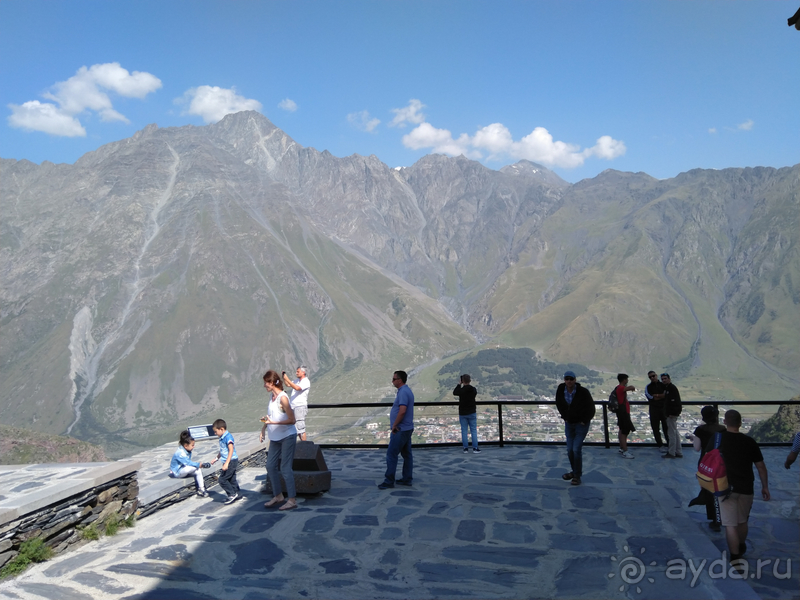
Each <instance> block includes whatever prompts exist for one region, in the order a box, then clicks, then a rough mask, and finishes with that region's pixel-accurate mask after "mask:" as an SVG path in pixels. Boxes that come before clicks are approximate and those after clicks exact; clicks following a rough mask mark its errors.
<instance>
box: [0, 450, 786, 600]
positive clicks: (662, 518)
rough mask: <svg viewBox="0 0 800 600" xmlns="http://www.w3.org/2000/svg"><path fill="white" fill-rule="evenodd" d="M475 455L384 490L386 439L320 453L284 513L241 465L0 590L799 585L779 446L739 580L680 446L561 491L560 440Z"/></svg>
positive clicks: (113, 594)
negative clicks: (314, 487) (309, 480)
mask: <svg viewBox="0 0 800 600" xmlns="http://www.w3.org/2000/svg"><path fill="white" fill-rule="evenodd" d="M482 450H483V451H482V452H481V453H480V454H478V455H476V454H472V453H470V454H462V451H461V449H460V448H452V447H447V448H429V449H428V448H426V449H417V450H416V451H415V452H414V460H415V467H414V482H413V485H412V486H411V487H402V486H398V487H397V488H394V489H391V490H379V489H378V488H377V484H378V483H379V482H380V481H381V480H382V475H383V470H384V464H385V462H384V452H383V451H381V450H371V449H370V450H334V449H326V450H324V455H325V460H326V462H327V463H328V466H329V468H330V469H331V471H332V472H333V486H332V488H331V490H330V492H327V493H324V494H320V495H316V496H311V497H306V498H300V499H299V504H300V506H299V508H297V509H296V510H292V511H286V512H278V511H277V510H275V509H265V508H264V506H263V502H264V501H265V500H266V499H267V497H266V496H264V495H263V494H261V493H259V489H260V486H261V483H262V482H263V481H264V478H265V473H264V471H263V470H261V469H244V470H243V471H242V472H240V474H239V478H240V483H241V486H242V489H243V491H244V496H245V497H244V499H242V500H240V501H238V502H236V503H234V504H232V505H228V506H225V505H223V504H222V499H223V495H222V492H221V491H220V490H219V488H218V487H214V488H212V489H211V490H210V491H211V497H210V498H208V499H199V498H191V499H189V500H186V501H185V502H182V503H180V504H177V505H174V506H171V507H169V508H167V509H165V510H162V511H159V512H157V513H154V514H153V515H151V516H149V517H147V518H146V519H142V520H141V521H139V522H138V523H137V525H136V527H135V528H133V529H129V530H123V531H122V532H121V533H119V534H118V535H116V536H114V537H106V538H101V539H100V540H98V541H95V542H89V543H87V544H86V545H85V546H83V547H82V548H80V549H78V550H75V551H72V552H69V553H65V554H64V555H61V556H58V557H56V558H54V559H52V560H50V561H48V562H45V563H41V564H37V565H34V566H32V567H31V568H30V569H29V570H28V571H26V572H25V573H23V574H22V575H20V576H18V577H17V578H15V579H12V580H5V581H2V582H0V597H4V598H20V599H25V600H41V599H42V598H48V599H50V600H62V599H66V600H71V599H77V598H87V597H90V598H98V599H103V598H126V599H156V598H158V599H162V598H164V599H178V598H188V599H195V598H197V599H201V598H241V599H255V598H391V599H395V598H397V599H401V598H402V599H406V598H421V599H422V598H443V599H444V598H512V599H515V598H645V599H660V598H688V599H692V598H697V599H712V598H719V599H722V598H737V599H738V598H741V599H751V598H787V599H788V598H796V597H798V589H799V588H800V585H799V582H798V577H799V576H800V565H798V560H797V559H798V540H799V539H800V534H799V533H798V521H800V512H799V509H798V495H800V481H799V480H798V471H797V470H793V471H786V470H784V469H783V467H782V464H783V459H784V457H785V455H786V452H787V450H786V449H783V448H767V449H765V450H764V454H765V458H766V462H767V466H768V469H769V472H770V487H771V491H772V495H773V500H772V501H771V502H764V501H761V500H759V499H756V501H755V504H754V507H753V513H752V516H751V534H750V538H749V540H748V553H747V556H746V558H747V559H748V560H749V563H748V565H749V567H748V568H749V573H748V578H747V579H746V580H740V579H734V578H732V576H731V572H730V570H729V569H728V568H727V565H725V566H726V568H724V569H723V568H722V563H721V561H720V559H721V558H722V551H723V549H724V548H725V543H724V536H723V534H722V533H715V532H712V531H710V530H709V528H708V527H707V525H706V521H705V513H704V509H703V508H702V507H694V508H692V509H687V508H686V506H687V504H688V501H689V499H690V498H691V497H693V496H694V495H695V494H696V491H697V486H696V484H695V483H694V471H695V469H696V464H697V461H696V455H693V454H692V453H691V451H689V452H687V453H686V458H684V459H683V460H662V459H661V458H660V454H658V452H657V451H656V449H655V448H641V449H638V450H634V452H635V455H636V459H635V460H625V459H622V458H621V457H619V456H618V454H617V451H616V448H612V449H610V450H606V449H603V448H595V447H592V448H585V449H584V462H585V473H584V477H583V482H584V483H583V485H581V486H571V485H569V484H568V483H566V482H564V481H562V479H561V475H562V474H563V473H564V472H565V471H566V470H568V469H567V468H566V467H567V464H568V461H567V458H566V451H565V449H564V448H554V447H534V446H507V447H504V448H498V447H484V448H482ZM401 463H402V460H401ZM787 559H791V566H789V565H788V563H787ZM759 560H761V561H762V562H761V569H760V570H759V571H757V562H758V561H759ZM768 560H769V561H770V562H769V563H767V562H766V561H768ZM669 561H673V562H672V563H671V564H672V567H671V570H668V567H667V563H668V562H669ZM675 561H677V563H676V562H675ZM681 561H682V564H683V565H684V567H685V570H684V572H683V574H681V572H680V569H679V568H677V567H679V566H680V564H681ZM690 561H691V563H690ZM704 561H705V562H704ZM714 561H719V562H718V564H717V566H716V568H715V567H714V566H712V563H713V562H714ZM776 561H779V562H778V563H777V564H778V567H779V568H778V569H777V570H776V571H774V570H773V566H774V564H775V563H776ZM676 564H677V566H676ZM701 565H702V566H701ZM723 573H724V576H722V574H723ZM787 573H788V575H789V578H784V577H785V574H787ZM750 575H752V577H750Z"/></svg>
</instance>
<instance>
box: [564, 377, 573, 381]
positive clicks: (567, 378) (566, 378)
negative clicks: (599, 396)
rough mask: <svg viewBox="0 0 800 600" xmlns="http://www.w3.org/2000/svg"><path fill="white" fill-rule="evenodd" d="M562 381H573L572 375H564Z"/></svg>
mask: <svg viewBox="0 0 800 600" xmlns="http://www.w3.org/2000/svg"><path fill="white" fill-rule="evenodd" d="M564 381H575V378H574V377H564Z"/></svg>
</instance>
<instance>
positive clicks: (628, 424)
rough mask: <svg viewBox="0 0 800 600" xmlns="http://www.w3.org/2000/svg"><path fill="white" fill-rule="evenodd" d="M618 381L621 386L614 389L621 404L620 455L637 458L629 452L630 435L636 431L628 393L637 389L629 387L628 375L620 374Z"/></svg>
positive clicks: (618, 420)
mask: <svg viewBox="0 0 800 600" xmlns="http://www.w3.org/2000/svg"><path fill="white" fill-rule="evenodd" d="M617 381H619V385H618V386H617V387H616V388H614V392H615V393H616V394H617V402H619V408H618V409H617V424H618V425H619V436H618V438H619V455H620V456H621V457H622V458H636V457H635V456H634V455H633V454H631V452H630V451H629V450H628V434H630V433H633V432H634V431H636V428H635V427H634V426H633V421H631V405H630V404H628V392H635V391H636V388H635V387H633V386H632V385H628V375H627V374H625V373H619V374H618V375H617Z"/></svg>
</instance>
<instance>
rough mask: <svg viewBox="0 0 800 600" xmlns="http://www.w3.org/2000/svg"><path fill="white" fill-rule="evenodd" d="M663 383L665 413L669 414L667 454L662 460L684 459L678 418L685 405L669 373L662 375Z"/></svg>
mask: <svg viewBox="0 0 800 600" xmlns="http://www.w3.org/2000/svg"><path fill="white" fill-rule="evenodd" d="M661 383H663V384H664V411H665V412H666V413H667V446H668V448H667V453H666V454H664V455H662V456H661V458H683V450H681V438H680V436H679V435H678V417H679V416H680V415H681V412H682V410H683V405H682V404H681V393H680V392H679V391H678V388H677V387H675V384H674V383H672V379H670V377H669V373H662V374H661Z"/></svg>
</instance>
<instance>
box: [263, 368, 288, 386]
mask: <svg viewBox="0 0 800 600" xmlns="http://www.w3.org/2000/svg"><path fill="white" fill-rule="evenodd" d="M264 381H265V382H266V383H269V384H271V385H274V386H275V387H276V388H278V389H280V390H281V391H283V381H281V376H280V375H278V372H277V371H273V370H272V369H270V370H269V371H267V372H266V373H264Z"/></svg>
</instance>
